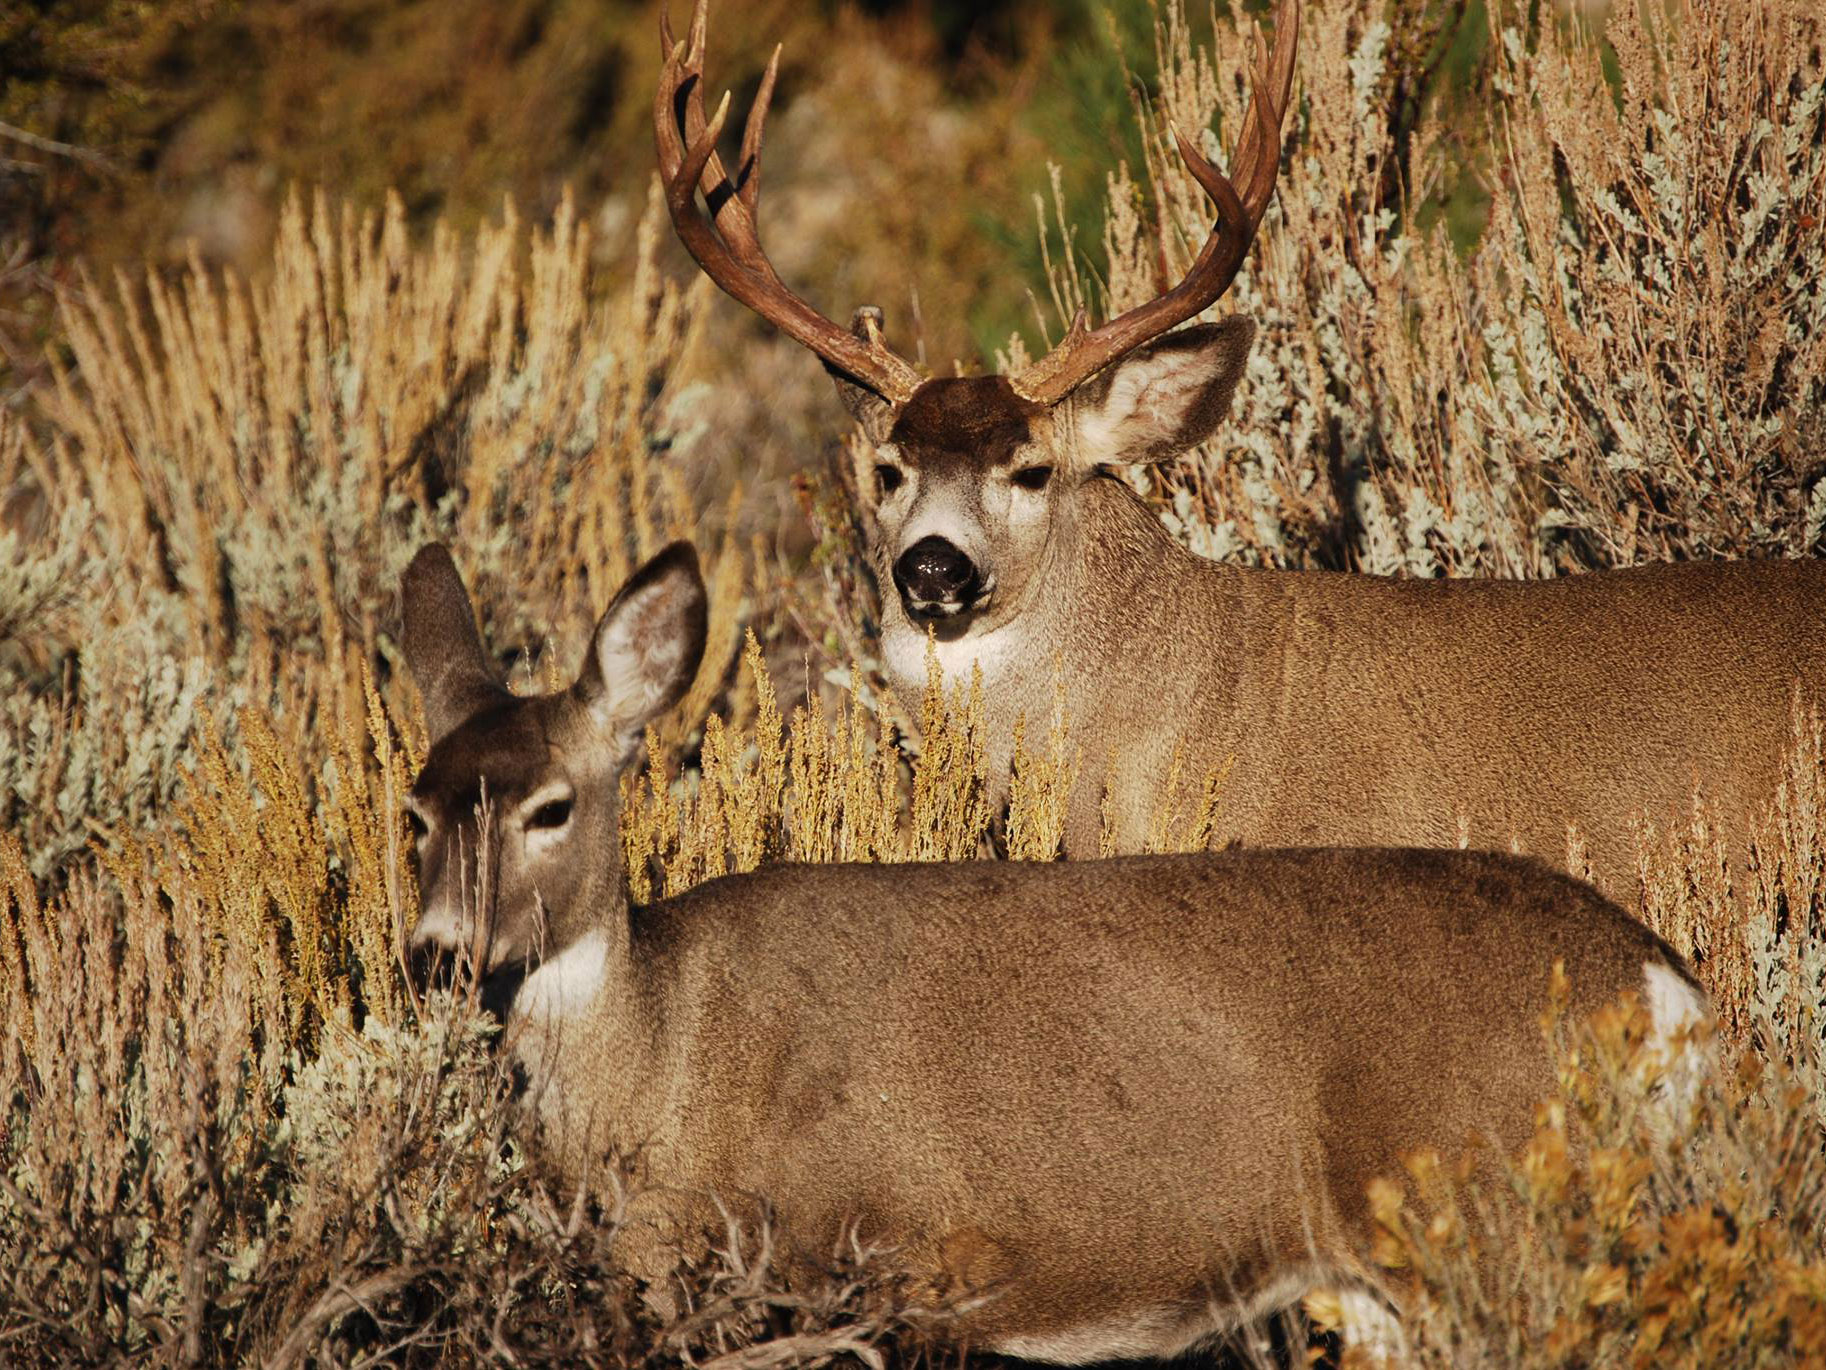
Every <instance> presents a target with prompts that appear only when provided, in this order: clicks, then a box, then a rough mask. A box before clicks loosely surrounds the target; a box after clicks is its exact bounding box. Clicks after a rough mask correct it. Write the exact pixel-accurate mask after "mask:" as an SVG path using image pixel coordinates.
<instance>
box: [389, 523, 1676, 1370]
mask: <svg viewBox="0 0 1826 1370" xmlns="http://www.w3.org/2000/svg"><path fill="white" fill-rule="evenodd" d="M405 599H406V651H407V658H408V661H409V663H410V665H411V667H412V671H413V675H414V677H415V679H417V680H418V681H419V682H420V684H421V689H422V691H423V693H424V695H425V703H426V711H427V717H428V719H429V720H430V722H431V728H432V734H433V745H432V748H431V751H430V753H429V755H428V757H427V759H426V762H425V766H424V768H423V770H422V771H421V773H420V775H419V777H418V779H417V780H416V782H415V783H414V786H413V789H412V795H411V810H410V811H411V813H412V815H413V821H414V825H415V829H416V834H417V844H416V850H415V860H416V870H417V873H418V878H419V883H420V892H421V898H422V907H423V913H422V915H421V919H420V923H419V926H418V928H417V929H416V930H415V932H414V935H413V945H414V956H415V961H417V962H418V963H420V964H421V966H423V965H424V964H425V963H427V962H429V961H435V960H436V959H437V958H438V957H440V956H442V957H449V956H461V955H465V954H467V955H469V956H471V957H472V958H473V960H474V966H475V969H476V971H477V972H478V973H479V974H480V975H481V976H482V977H483V983H484V986H485V987H492V988H491V990H490V992H494V991H495V990H500V987H503V986H504V987H505V988H504V990H501V992H500V994H499V1001H500V1002H502V1003H503V1004H504V1005H505V1010H506V1014H507V1017H508V1020H509V1031H508V1035H507V1039H506V1040H507V1041H508V1042H509V1043H511V1044H512V1049H513V1050H515V1051H516V1052H518V1053H519V1054H520V1056H521V1059H522V1061H523V1063H524V1065H525V1067H526V1072H527V1076H528V1079H529V1081H530V1091H531V1097H532V1099H533V1100H535V1101H536V1107H537V1108H538V1110H539V1111H540V1113H541V1114H542V1115H543V1117H544V1120H545V1125H546V1126H545V1134H546V1137H547V1139H548V1141H549V1143H550V1144H551V1146H552V1152H553V1155H554V1157H555V1158H556V1160H557V1161H558V1163H559V1164H560V1165H561V1166H562V1167H564V1168H566V1169H567V1170H569V1171H570V1173H571V1174H573V1175H574V1176H577V1177H579V1178H583V1177H586V1176H588V1175H589V1174H591V1173H593V1171H594V1170H595V1168H596V1167H599V1166H600V1165H601V1163H602V1162H603V1160H604V1158H605V1157H607V1156H609V1155H611V1154H614V1153H620V1154H623V1155H638V1156H639V1157H641V1158H642V1162H643V1164H644V1166H645V1168H646V1177H647V1179H648V1180H649V1181H650V1182H651V1184H652V1186H653V1187H652V1188H651V1189H650V1190H649V1191H647V1193H648V1194H649V1195H650V1199H649V1200H646V1201H643V1202H642V1203H640V1204H638V1205H637V1207H636V1210H635V1213H634V1220H635V1221H634V1223H633V1224H632V1226H631V1227H630V1229H629V1241H628V1246H627V1250H628V1252H629V1259H630V1261H631V1263H632V1264H633V1265H634V1267H635V1268H636V1270H637V1271H639V1272H640V1273H643V1274H647V1275H650V1276H658V1275H661V1274H663V1273H664V1272H665V1270H666V1268H667V1260H668V1253H669V1252H675V1251H676V1249H677V1247H676V1245H675V1243H676V1242H677V1241H678V1240H680V1239H684V1240H685V1241H686V1242H687V1249H689V1243H690V1239H692V1238H693V1237H695V1236H697V1235H698V1234H701V1232H702V1231H703V1230H704V1229H705V1228H707V1227H709V1226H713V1225H714V1224H715V1220H716V1208H715V1206H714V1205H715V1201H717V1200H721V1201H723V1202H726V1203H728V1204H731V1205H734V1206H735V1207H736V1208H737V1210H738V1211H740V1210H741V1209H742V1208H743V1206H744V1205H746V1204H748V1203H750V1202H751V1201H753V1200H757V1199H764V1200H766V1201H767V1202H768V1203H769V1204H771V1205H772V1207H773V1210H774V1212H775V1213H776V1215H777V1217H778V1220H779V1224H780V1227H781V1230H782V1232H783V1233H784V1234H785V1237H786V1249H787V1251H788V1253H789V1256H790V1264H791V1267H792V1268H794V1269H798V1270H802V1271H812V1270H815V1269H816V1268H817V1266H818V1265H819V1263H820V1262H821V1261H824V1260H827V1259H828V1258H829V1256H830V1254H831V1253H832V1252H833V1251H836V1250H837V1249H839V1246H840V1244H841V1243H843V1242H845V1241H846V1240H848V1239H850V1238H851V1237H852V1236H853V1237H854V1238H856V1239H858V1240H860V1241H862V1242H865V1243H868V1244H870V1245H874V1246H878V1247H879V1246H888V1247H892V1248H893V1249H894V1250H895V1252H896V1253H897V1254H896V1256H895V1259H896V1260H897V1261H898V1262H899V1263H900V1264H901V1265H903V1266H904V1267H905V1268H906V1269H907V1271H908V1272H909V1273H910V1274H911V1275H912V1276H914V1277H915V1279H916V1280H917V1281H919V1282H920V1283H921V1284H923V1285H925V1286H927V1287H929V1288H930V1289H931V1290H933V1291H934V1292H937V1293H940V1294H950V1295H956V1296H960V1297H963V1298H966V1299H968V1300H970V1301H971V1306H970V1307H969V1308H968V1309H967V1310H966V1313H965V1315H964V1318H963V1321H962V1322H960V1323H959V1324H958V1325H957V1326H956V1328H955V1334H956V1335H957V1336H959V1337H961V1338H962V1339H964V1340H966V1341H968V1342H969V1343H971V1344H973V1345H977V1346H989V1347H993V1348H996V1349H999V1350H1001V1351H1005V1352H1009V1353H1013V1354H1019V1355H1023V1356H1028V1357H1033V1358H1038V1359H1047V1360H1054V1361H1060V1362H1068V1363H1069V1362H1082V1361H1088V1360H1095V1359H1101V1358H1108V1357H1112V1356H1119V1355H1121V1356H1134V1355H1168V1354H1172V1353H1174V1352H1176V1351H1179V1350H1181V1349H1184V1348H1186V1347H1188V1346H1190V1345H1192V1344H1195V1343H1197V1342H1199V1341H1201V1340H1204V1339H1206V1338H1209V1337H1212V1336H1215V1335H1217V1334H1220V1333H1222V1332H1225V1331H1227V1330H1229V1329H1231V1328H1233V1327H1235V1326H1237V1325H1239V1324H1241V1323H1243V1322H1246V1321H1249V1320H1251V1319H1253V1318H1254V1317H1256V1316H1258V1315H1259V1314H1261V1313H1263V1312H1266V1311H1269V1310H1271V1309H1273V1308H1276V1307H1279V1306H1282V1305H1285V1304H1288V1303H1291V1302H1293V1301H1296V1300H1297V1299H1298V1298H1299V1297H1300V1295H1301V1294H1303V1293H1305V1292H1306V1291H1308V1290H1309V1289H1311V1288H1313V1287H1314V1286H1315V1285H1320V1284H1326V1285H1336V1284H1338V1283H1340V1282H1343V1283H1345V1284H1347V1285H1353V1286H1357V1287H1363V1286H1368V1287H1370V1288H1373V1287H1374V1280H1373V1276H1372V1274H1371V1272H1370V1271H1368V1270H1367V1269H1366V1268H1365V1267H1364V1266H1363V1265H1362V1263H1361V1262H1360V1260H1359V1256H1358V1253H1359V1251H1360V1250H1361V1248H1362V1246H1363V1243H1364V1242H1365V1240H1366V1238H1367V1236H1368V1232H1367V1213H1366V1199H1365V1193H1364V1187H1365V1185H1366V1184H1367V1183H1368V1181H1369V1180H1370V1179H1372V1178H1373V1177H1375V1176H1377V1175H1383V1174H1394V1173H1397V1167H1398V1165H1399V1161H1400V1156H1401V1153H1402V1152H1404V1151H1406V1150H1409V1149H1412V1148H1415V1147H1422V1146H1434V1147H1438V1148H1440V1149H1442V1150H1443V1151H1445V1152H1449V1153H1455V1152H1456V1151H1457V1150H1458V1149H1459V1148H1460V1147H1461V1146H1462V1145H1463V1144H1464V1143H1465V1142H1466V1141H1467V1139H1468V1138H1469V1137H1470V1135H1471V1134H1472V1133H1474V1132H1475V1133H1479V1134H1482V1135H1484V1136H1487V1137H1490V1138H1493V1139H1495V1140H1496V1141H1497V1142H1499V1143H1500V1144H1501V1145H1503V1146H1504V1147H1513V1146H1515V1145H1518V1144H1519V1143H1520V1142H1521V1141H1522V1140H1523V1139H1525V1137H1526V1136H1527V1135H1528V1133H1529V1130H1530V1127H1531V1120H1532V1117H1533V1108H1534V1105H1535V1103H1536V1102H1537V1101H1538V1100H1539V1099H1540V1098H1542V1097H1544V1096H1545V1095H1547V1094H1549V1093H1550V1092H1551V1090H1552V1087H1553V1077H1552V1072H1551V1070H1550V1062H1549V1058H1548V1055H1547V1052H1546V1050H1545V1047H1544V1044H1543V1043H1542V1041H1541V1037H1540V1030H1539V1026H1538V1018H1539V1014H1540V1011H1541V1008H1542V1006H1543V1004H1544V1002H1545V1000H1546V996H1547V994H1548V986H1549V980H1550V970H1551V966H1552V965H1553V963H1554V962H1555V961H1556V960H1559V961H1562V962H1564V963H1565V965H1566V968H1567V971H1568V973H1569V975H1570V977H1571V982H1572V985H1573V988H1574V993H1575V996H1576V998H1575V1002H1574V1005H1573V1007H1574V1008H1575V1010H1588V1009H1591V1008H1595V1007H1596V1006H1598V1005H1600V1004H1602V1003H1604V1002H1607V1001H1609V1000H1611V999H1613V998H1614V997H1615V996H1617V995H1618V994H1620V993H1625V992H1633V993H1636V994H1638V995H1640V996H1643V997H1644V999H1645V1001H1646V1002H1647V1003H1648V1005H1649V1006H1650V1008H1651V1011H1652V1014H1653V1017H1654V1021H1655V1026H1656V1030H1657V1032H1658V1033H1659V1034H1661V1036H1663V1037H1664V1038H1666V1039H1667V1040H1668V1042H1669V1043H1670V1044H1671V1043H1672V1041H1673V1039H1674V1035H1675V1034H1676V1033H1677V1032H1678V1031H1679V1030H1680V1029H1681V1028H1682V1027H1683V1026H1684V1025H1686V1024H1689V1023H1691V1022H1693V1021H1696V1020H1697V1019H1699V1018H1701V1017H1702V1016H1703V1015H1704V1013H1705V1006H1704V1002H1703V999H1702V996H1701V995H1700V994H1699V992H1698V991H1697V989H1696V988H1695V987H1694V984H1693V981H1692V979H1691V977H1690V974H1689V973H1688V972H1687V970H1686V969H1685V967H1684V966H1683V965H1682V964H1681V962H1680V960H1679V958H1678V957H1677V956H1676V955H1675V954H1674V953H1673V952H1672V951H1671V950H1670V949H1669V948H1668V947H1667V946H1666V945H1665V944H1664V943H1662V942H1661V941H1660V940H1659V939H1658V938H1656V937H1655V936H1654V935H1653V934H1651V933H1649V932H1648V931H1647V930H1645V929H1643V928H1641V927H1640V926H1638V925H1637V924H1636V923H1634V922H1633V921H1632V920H1631V919H1629V918H1628V917H1626V916H1625V915H1624V914H1623V913H1622V912H1621V911H1619V910H1618V909H1617V908H1615V907H1614V906H1613V905H1611V904H1609V903H1607V902H1605V901H1604V900H1603V899H1602V898H1601V897H1600V896H1599V895H1598V894H1597V893H1596V892H1595V891H1593V890H1592V889H1591V888H1590V887H1588V886H1585V885H1582V884H1580V883H1578V882H1577V881H1574V880H1572V879H1570V878H1569V877H1566V876H1563V875H1558V874H1555V873H1553V872H1551V871H1549V870H1548V869H1547V868H1545V867H1544V866H1541V865H1539V864H1538V863H1535V862H1533V861H1530V860H1527V859H1523V858H1517V857H1509V856H1503V855H1497V854H1487V853H1475V852H1440V851H1412V850H1406V851H1404V850H1368V851H1341V850H1292V851H1236V852H1222V853H1207V854H1202V855H1188V856H1164V857H1132V858H1127V859H1122V860H1115V861H1100V862H1074V863H1063V864H1024V863H1023V864H1014V863H998V862H979V863H967V864H961V865H956V864H953V865H941V864H933V865H919V866H822V867H818V866H811V867H807V866H781V867H774V868H770V869H764V870H761V871H758V872H756V873H754V874H750V875H742V876H733V877H728V878H725V879H722V880H716V881H712V882H709V883H707V884H705V885H702V886H700V887H698V888H696V889H694V890H691V891H689V892H687V893H686V894H683V895H681V896H679V897H676V898H673V899H669V900H666V901H664V902H661V903H657V904H653V905H650V906H646V907H640V908H630V907H629V904H628V902H627V897H626V893H625V882H624V880H623V872H622V866H621V858H620V850H621V849H620V845H619V842H618V840H617V832H618V818H619V804H620V800H619V795H620V790H619V786H618V779H619V773H620V771H621V770H622V769H623V768H624V767H625V766H626V765H627V763H628V761H629V759H630V758H631V756H632V755H633V754H634V752H635V750H636V748H637V745H638V739H639V738H640V736H641V734H642V731H643V730H644V728H645V727H646V726H647V724H648V723H649V722H650V721H651V720H652V719H653V718H654V717H655V716H657V714H658V713H660V712H661V711H663V710H664V709H666V708H668V707H669V706H670V705H671V704H672V703H674V702H676V700H677V699H678V698H679V697H680V695H681V694H682V693H683V691H684V689H685V688H686V686H687V685H688V683H689V681H690V680H691V678H692V677H693V675H694V674H695V672H696V669H697V665H698V661H699V658H700V657H701V654H702V648H703V625H704V600H703V587H702V584H701V581H700V580H699V579H698V576H697V571H696V563H695V559H694V558H692V557H691V556H690V555H689V553H688V552H685V551H682V550H680V549H677V548H674V549H671V550H669V551H668V552H666V553H662V554H661V556H660V557H659V558H656V559H655V561H654V562H652V563H649V565H648V566H646V567H644V568H642V570H641V571H639V572H637V573H636V575H635V577H634V579H633V581H631V582H630V584H629V586H628V587H626V588H624V590H623V591H622V592H621V594H620V595H618V596H617V598H616V601H615V603H614V604H612V605H611V606H610V608H609V610H608V611H607V613H605V615H604V617H603V620H602V623H601V624H600V625H599V627H598V629H597V633H596V639H595V642H594V644H593V646H592V651H591V653H590V655H589V657H588V659H587V660H586V663H585V667H584V670H583V672H582V674H581V675H580V676H579V678H578V681H577V683H576V684H575V685H573V686H572V688H571V689H570V690H569V691H566V692H564V693H562V694H558V695H552V696H544V697H535V698H525V699H516V698H513V697H510V696H508V695H507V694H506V693H505V692H504V691H502V690H501V688H500V686H499V685H498V683H497V682H496V680H495V677H494V674H493V671H492V668H491V666H490V665H489V661H488V658H487V655H486V653H485V652H483V650H482V648H481V645H480V640H479V637H478V635H477V633H476V629H475V625H474V622H473V618H472V617H471V616H470V613H469V608H468V604H467V600H466V597H465V595H464V592H463V589H462V586H461V582H460V581H459V580H457V578H456V572H455V570H454V567H452V565H451V564H450V561H449V558H448V556H447V554H444V553H443V552H442V549H431V550H428V551H426V552H422V553H421V554H420V556H419V557H418V558H417V559H416V560H415V561H414V563H413V566H412V568H411V569H410V570H409V571H408V573H407V583H406V591H405Z"/></svg>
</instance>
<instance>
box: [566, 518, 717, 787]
mask: <svg viewBox="0 0 1826 1370" xmlns="http://www.w3.org/2000/svg"><path fill="white" fill-rule="evenodd" d="M708 620H709V606H708V604H707V602H706V596H705V593H704V578H703V576H702V575H701V574H700V573H699V571H698V567H697V552H696V550H695V549H694V548H693V547H692V546H691V544H690V543H688V542H675V543H673V544H672V545H671V546H670V547H667V548H666V549H665V550H664V551H662V552H661V553H660V554H659V555H658V556H656V557H654V558H653V559H652V560H651V561H649V562H648V563H647V564H646V565H645V566H642V567H641V568H640V569H639V570H638V571H636V572H635V573H634V574H633V575H632V576H631V577H629V579H628V583H627V584H626V585H624V586H622V587H621V591H620V593H618V594H617V595H616V596H615V601H614V603H612V604H610V605H609V607H608V609H607V610H605V611H604V613H603V615H602V619H601V621H600V622H599V623H597V625H596V636H595V639H594V641H592V642H591V644H590V652H589V655H588V656H587V657H585V658H584V662H583V670H582V672H581V674H579V676H578V677H577V683H576V684H575V685H573V686H572V687H571V694H572V697H573V698H574V699H576V700H577V702H578V703H580V704H582V705H583V706H584V707H585V708H586V709H588V710H589V713H590V717H591V719H592V721H593V722H594V723H595V725H596V727H597V729H598V731H599V734H600V736H601V737H602V738H603V739H604V740H605V741H606V742H607V743H608V745H609V746H610V747H611V748H613V750H614V752H615V764H616V765H618V766H619V765H624V764H626V762H627V760H628V758H629V757H631V756H632V755H633V753H634V749H635V748H636V747H637V746H639V744H640V739H641V734H642V732H643V731H644V730H645V728H646V726H647V724H649V723H651V722H652V721H653V720H654V719H656V718H658V717H659V716H660V715H661V714H663V713H664V712H665V711H666V710H667V709H670V708H671V707H672V706H673V705H674V704H676V703H678V701H679V700H681V699H683V698H684V696H685V691H686V690H687V689H688V688H690V685H691V682H692V680H693V679H694V678H695V677H696V676H697V668H698V666H699V665H700V664H701V663H702V661H703V659H704V638H705V632H706V627H707V624H708Z"/></svg>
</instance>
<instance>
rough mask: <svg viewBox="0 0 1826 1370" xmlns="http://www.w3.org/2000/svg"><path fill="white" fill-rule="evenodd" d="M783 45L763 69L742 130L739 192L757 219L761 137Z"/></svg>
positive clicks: (737, 180) (737, 167)
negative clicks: (759, 83) (745, 125)
mask: <svg viewBox="0 0 1826 1370" xmlns="http://www.w3.org/2000/svg"><path fill="white" fill-rule="evenodd" d="M780 47H781V45H780V44H779V43H775V44H774V55H773V56H772V57H769V58H768V59H767V70H766V71H764V72H762V73H761V88H760V89H759V90H757V91H756V92H755V97H754V104H753V106H752V107H751V108H750V109H749V111H748V125H747V127H745V128H744V129H743V130H742V155H741V159H740V160H739V161H738V163H737V164H736V194H737V195H739V196H740V197H741V199H742V204H743V206H744V207H745V208H746V209H747V210H748V217H749V218H750V219H757V212H758V209H759V206H760V202H761V139H762V136H763V134H764V131H765V128H766V124H767V109H768V106H770V105H771V104H772V103H773V98H774V81H775V79H776V78H777V77H778V76H779V75H780ZM757 222H758V220H757Z"/></svg>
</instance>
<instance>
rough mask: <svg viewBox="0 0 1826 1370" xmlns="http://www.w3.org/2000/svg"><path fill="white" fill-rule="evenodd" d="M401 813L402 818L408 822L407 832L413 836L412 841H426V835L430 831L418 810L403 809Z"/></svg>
mask: <svg viewBox="0 0 1826 1370" xmlns="http://www.w3.org/2000/svg"><path fill="white" fill-rule="evenodd" d="M400 812H401V816H402V817H404V819H405V820H406V832H407V833H408V834H409V835H410V836H411V838H412V840H413V841H414V842H423V841H424V840H425V834H426V833H427V832H429V831H430V829H429V828H427V827H426V826H425V820H424V819H423V818H420V817H419V815H418V810H417V809H402V810H401V811H400Z"/></svg>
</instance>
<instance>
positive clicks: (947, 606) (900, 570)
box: [894, 534, 982, 614]
mask: <svg viewBox="0 0 1826 1370" xmlns="http://www.w3.org/2000/svg"><path fill="white" fill-rule="evenodd" d="M894 585H895V588H897V589H898V590H899V591H900V593H901V597H902V598H903V599H905V600H906V601H907V603H908V604H909V605H911V606H912V607H913V608H914V609H915V610H917V611H919V612H920V613H942V614H955V613H960V612H962V611H963V610H964V609H966V608H969V607H971V602H972V601H973V600H975V599H976V597H977V593H978V591H979V590H980V589H981V588H982V576H981V574H980V573H979V572H978V571H977V568H976V563H975V562H973V561H971V560H970V558H969V557H968V556H966V555H965V554H964V551H963V549H962V548H960V547H959V546H957V544H955V543H953V542H949V541H947V540H946V539H944V538H941V537H939V536H938V535H937V534H933V535H931V536H929V537H923V538H921V539H920V540H919V541H918V542H916V543H914V544H913V545H912V546H911V547H909V548H907V550H906V551H904V552H902V553H901V554H900V559H899V560H898V561H896V562H895V563H894Z"/></svg>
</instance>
